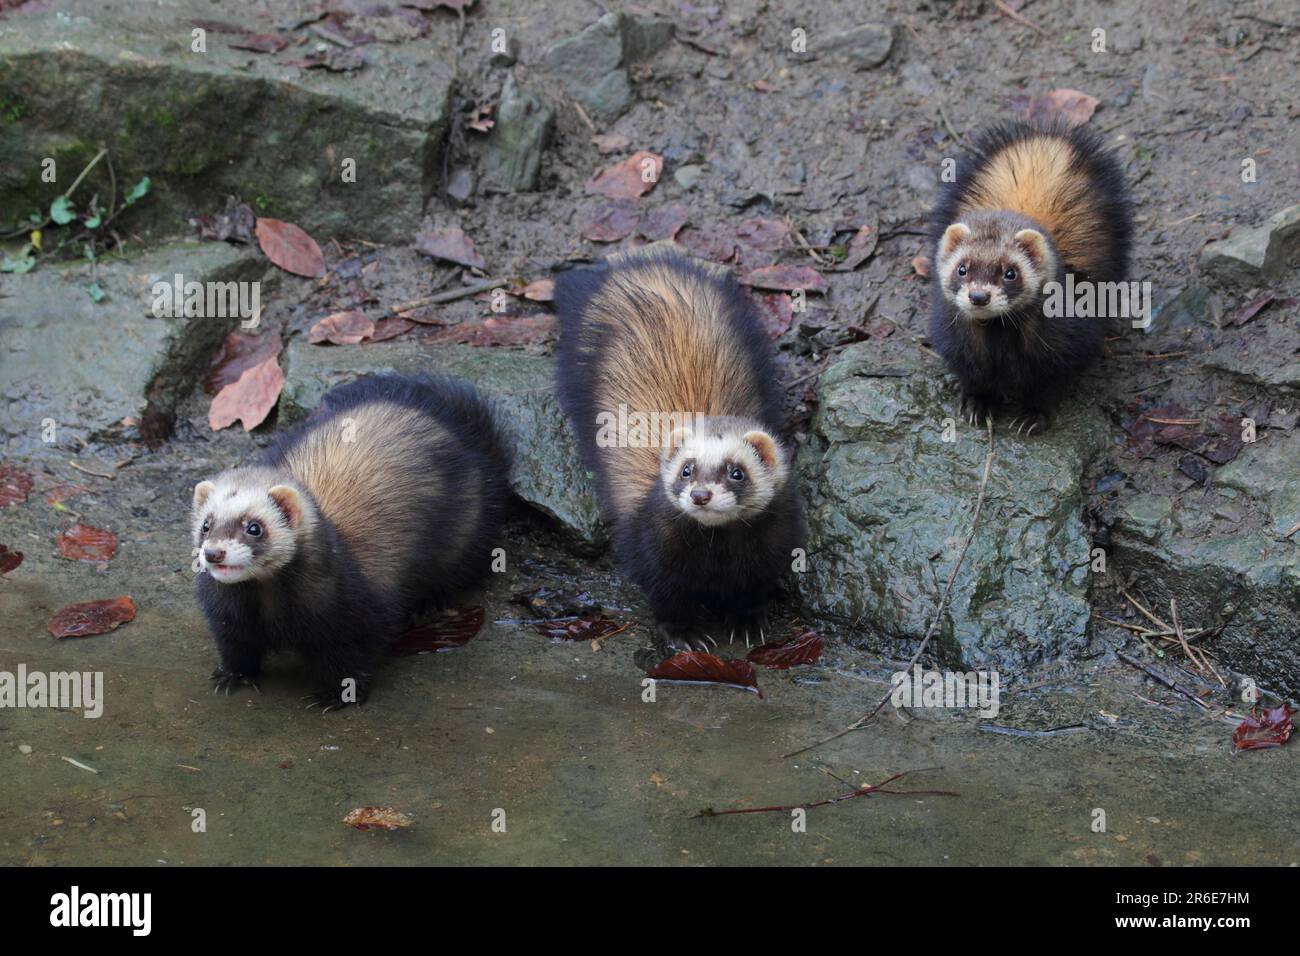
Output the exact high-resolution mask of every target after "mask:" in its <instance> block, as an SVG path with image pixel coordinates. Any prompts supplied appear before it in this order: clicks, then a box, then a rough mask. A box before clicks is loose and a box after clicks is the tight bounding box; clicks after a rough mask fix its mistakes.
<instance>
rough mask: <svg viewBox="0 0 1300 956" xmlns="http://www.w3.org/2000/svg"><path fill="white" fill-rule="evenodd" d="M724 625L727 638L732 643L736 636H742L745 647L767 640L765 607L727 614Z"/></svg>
mask: <svg viewBox="0 0 1300 956" xmlns="http://www.w3.org/2000/svg"><path fill="white" fill-rule="evenodd" d="M724 626H725V627H726V630H727V639H728V640H729V641H731V642H732V643H735V641H736V639H737V638H741V637H743V638H744V639H745V647H747V648H748V647H750V646H752V645H755V644H762V643H763V642H764V641H766V640H767V628H768V620H767V609H766V608H756V609H752V610H748V611H737V612H735V613H733V614H729V615H728V616H727V619H726V622H725V624H724Z"/></svg>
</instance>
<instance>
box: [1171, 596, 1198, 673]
mask: <svg viewBox="0 0 1300 956" xmlns="http://www.w3.org/2000/svg"><path fill="white" fill-rule="evenodd" d="M1169 614H1170V616H1171V617H1172V618H1173V619H1174V633H1175V634H1176V635H1178V643H1179V644H1181V645H1183V653H1184V654H1186V655H1187V659H1188V660H1190V661H1191V662H1192V663H1193V664H1195V665H1196V669H1197V670H1199V671H1201V672H1202V673H1204V672H1205V665H1203V664H1202V663H1201V662H1200V661H1198V660H1197V659H1196V656H1195V655H1194V654H1193V653H1192V648H1191V646H1190V645H1189V644H1188V643H1187V638H1186V636H1185V635H1184V634H1183V622H1182V621H1180V620H1178V602H1177V601H1176V600H1174V599H1173V598H1170V599H1169Z"/></svg>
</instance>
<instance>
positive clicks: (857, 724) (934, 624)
mask: <svg viewBox="0 0 1300 956" xmlns="http://www.w3.org/2000/svg"><path fill="white" fill-rule="evenodd" d="M986 426H987V428H988V435H989V452H988V455H986V456H985V458H984V477H983V478H981V479H980V489H979V494H978V495H977V496H976V497H975V514H974V516H973V517H972V518H971V523H970V533H969V534H968V535H966V542H965V543H964V544H963V545H962V546H961V553H960V554H959V555H957V563H956V564H954V565H953V566H952V572H951V573H950V574H949V575H948V584H947V586H946V587H945V588H944V589H943V597H942V598H940V600H939V606H938V608H936V609H935V612H934V618H933V619H932V620H931V621H930V626H929V628H927V629H926V632H925V637H924V638H923V639H922V640H921V646H920V647H918V648H917V649H916V653H915V654H913V655H912V659H911V660H910V661H908V662H907V667H906V668H905V670H908V671H910V670H911V669H912V668H913V667H914V666H915V664H916V662H917V661H919V660H920V659H921V655H922V654H924V653H925V649H926V647H927V646H928V645H929V643H930V638H931V637H933V636H934V632H935V629H936V628H938V626H939V621H941V620H942V619H943V612H944V610H945V609H946V608H947V607H948V599H949V598H950V597H951V596H952V586H953V582H955V581H956V580H957V572H958V571H960V570H961V566H962V562H964V561H965V560H966V552H967V551H968V550H970V543H971V541H973V540H974V539H975V529H976V528H978V527H979V523H980V512H981V511H983V510H984V492H985V491H987V490H988V485H989V473H990V472H991V471H992V470H993V419H992V418H989V419H988V420H987V422H986ZM893 692H894V688H893V687H892V686H891V687H890V688H889V690H887V691H885V694H884V696H883V697H881V698H880V700H879V701H877V702H876V706H875V707H873V708H871V710H869V711H868V712H867V713H865V714H863V715H862V716H861V717H859V718H858V719H857V720H855V721H854V722H853V723H851V724H849V725H848V726H847V727H845V728H844V729H843V730H841V731H839V732H838V733H834V734H831V735H830V736H829V737H825V738H823V739H821V740H818V741H815V742H814V743H811V744H809V745H808V746H806V747H800V748H799V749H798V750H792V751H790V752H789V753H788V754H785V756H786V757H793V756H795V755H796V754H801V753H803V752H804V751H805V750H812V749H813V748H814V747H820V746H821V745H822V744H828V743H830V742H831V741H832V740H838V739H839V738H840V737H843V736H844V735H845V734H849V733H852V732H853V731H855V730H861V729H862V728H863V727H865V726H866V725H867V724H869V723H870V722H871V721H872V719H873V718H874V717H875V716H876V714H878V713H880V709H881V708H882V707H884V706H885V704H886V703H888V701H889V698H890V696H891V695H892V694H893ZM886 782H888V781H886Z"/></svg>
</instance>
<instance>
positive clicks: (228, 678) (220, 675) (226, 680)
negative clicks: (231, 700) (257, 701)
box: [212, 667, 262, 697]
mask: <svg viewBox="0 0 1300 956" xmlns="http://www.w3.org/2000/svg"><path fill="white" fill-rule="evenodd" d="M245 685H247V686H248V687H251V688H253V690H255V691H257V692H258V693H259V694H260V693H261V692H262V688H260V687H258V686H257V684H256V683H255V682H254V680H253V678H251V677H249V676H248V675H247V674H241V673H239V671H231V670H226V669H225V668H224V667H218V668H217V669H216V670H214V671H213V672H212V693H214V694H225V695H226V696H227V697H229V696H230V693H231V691H235V690H238V689H239V688H241V687H244V686H245Z"/></svg>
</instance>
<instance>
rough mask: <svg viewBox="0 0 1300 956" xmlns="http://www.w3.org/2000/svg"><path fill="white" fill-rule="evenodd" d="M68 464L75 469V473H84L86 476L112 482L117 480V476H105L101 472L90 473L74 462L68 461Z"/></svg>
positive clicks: (87, 469)
mask: <svg viewBox="0 0 1300 956" xmlns="http://www.w3.org/2000/svg"><path fill="white" fill-rule="evenodd" d="M68 464H69V465H70V466H71V467H73V468H75V469H77V471H80V472H85V473H86V474H87V475H94V476H95V477H96V478H107V479H108V480H109V481H114V480H116V478H117V475H109V474H105V473H104V472H102V471H91V470H90V469H89V468H86V467H85V466H83V465H78V464H77V463H76V462H75V461H69V462H68Z"/></svg>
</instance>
